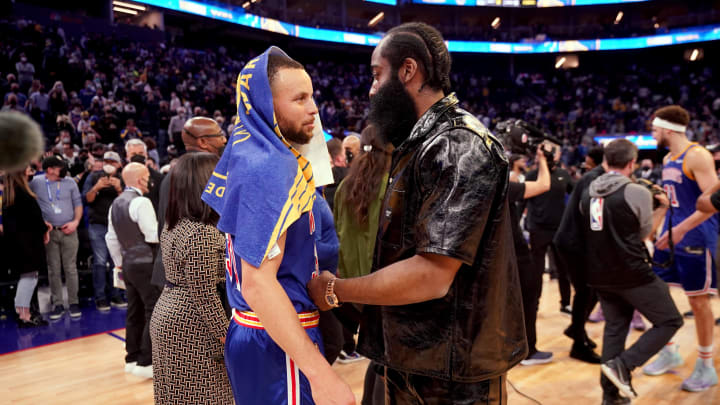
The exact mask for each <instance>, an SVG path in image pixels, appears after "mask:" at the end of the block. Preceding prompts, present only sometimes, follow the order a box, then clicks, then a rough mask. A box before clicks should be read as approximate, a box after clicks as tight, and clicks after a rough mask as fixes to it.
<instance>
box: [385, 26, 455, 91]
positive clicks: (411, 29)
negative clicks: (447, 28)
mask: <svg viewBox="0 0 720 405" xmlns="http://www.w3.org/2000/svg"><path fill="white" fill-rule="evenodd" d="M386 38H387V39H386V40H385V44H384V45H383V49H382V53H381V56H382V57H384V58H386V59H387V60H388V61H389V62H390V66H391V67H392V69H393V71H397V70H398V69H400V66H401V65H402V63H403V61H404V60H405V58H412V59H414V60H415V61H417V62H418V64H419V65H420V66H421V69H422V70H423V73H424V74H425V83H423V86H424V85H428V86H430V88H432V89H434V90H442V91H443V92H444V93H446V94H447V93H449V92H450V66H451V64H452V61H451V59H450V52H448V49H447V46H445V41H444V40H443V37H442V34H440V32H439V31H438V30H436V29H435V28H433V27H431V26H429V25H427V24H425V23H420V22H411V23H405V24H402V25H398V26H397V27H394V28H392V29H391V30H390V31H388V33H387V36H386Z"/></svg>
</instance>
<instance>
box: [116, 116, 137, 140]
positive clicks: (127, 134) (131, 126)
mask: <svg viewBox="0 0 720 405" xmlns="http://www.w3.org/2000/svg"><path fill="white" fill-rule="evenodd" d="M120 138H121V139H122V140H123V141H125V142H127V141H129V140H131V139H142V132H140V130H139V129H138V128H137V127H136V126H135V120H134V119H129V120H127V121H126V123H125V129H123V130H122V131H120Z"/></svg>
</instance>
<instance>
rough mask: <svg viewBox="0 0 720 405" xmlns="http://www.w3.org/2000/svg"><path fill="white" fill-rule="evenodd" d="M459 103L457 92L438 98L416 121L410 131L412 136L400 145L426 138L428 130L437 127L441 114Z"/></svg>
mask: <svg viewBox="0 0 720 405" xmlns="http://www.w3.org/2000/svg"><path fill="white" fill-rule="evenodd" d="M458 103H459V101H458V98H457V96H456V95H455V93H450V94H448V95H447V96H445V97H443V98H442V99H440V100H438V102H436V103H435V104H433V105H432V106H431V107H430V108H428V110H427V111H425V113H424V114H423V115H422V116H421V117H420V119H419V120H418V121H417V122H416V123H415V126H414V127H413V129H412V131H411V132H410V136H409V137H408V138H407V139H406V140H405V142H403V144H402V145H400V146H401V147H402V146H403V145H405V144H410V143H413V142H414V141H416V140H418V139H421V138H424V137H425V135H427V134H428V132H430V130H431V129H433V127H435V123H436V122H437V120H438V118H440V116H441V115H442V114H443V113H444V112H445V111H447V110H448V109H450V108H451V107H453V106H455V105H457V104H458Z"/></svg>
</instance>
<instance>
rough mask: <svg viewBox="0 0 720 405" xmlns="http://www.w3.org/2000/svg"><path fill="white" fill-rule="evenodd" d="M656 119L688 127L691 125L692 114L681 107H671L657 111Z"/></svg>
mask: <svg viewBox="0 0 720 405" xmlns="http://www.w3.org/2000/svg"><path fill="white" fill-rule="evenodd" d="M653 115H654V116H655V117H658V118H662V119H664V120H665V121H670V122H672V123H673V124H678V125H682V126H685V127H686V126H687V125H688V124H689V123H690V113H688V111H687V110H686V109H684V108H682V107H680V106H679V105H669V106H667V107H663V108H660V109H658V110H657V111H655V114H653Z"/></svg>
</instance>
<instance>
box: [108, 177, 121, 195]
mask: <svg viewBox="0 0 720 405" xmlns="http://www.w3.org/2000/svg"><path fill="white" fill-rule="evenodd" d="M109 182H110V185H111V186H113V187H115V190H116V191H117V192H118V194H119V193H122V183H120V179H118V178H117V177H110V180H109Z"/></svg>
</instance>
